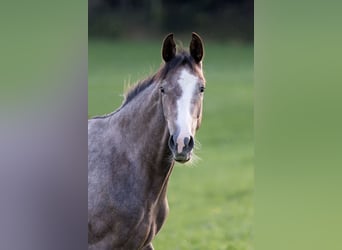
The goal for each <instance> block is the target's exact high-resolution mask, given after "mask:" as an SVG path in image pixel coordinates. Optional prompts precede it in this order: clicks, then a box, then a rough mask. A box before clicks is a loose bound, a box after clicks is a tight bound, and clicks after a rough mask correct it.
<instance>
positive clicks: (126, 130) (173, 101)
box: [88, 32, 205, 250]
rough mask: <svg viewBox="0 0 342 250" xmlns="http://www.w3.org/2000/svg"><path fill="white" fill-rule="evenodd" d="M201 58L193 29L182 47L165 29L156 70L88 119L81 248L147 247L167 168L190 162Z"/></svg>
mask: <svg viewBox="0 0 342 250" xmlns="http://www.w3.org/2000/svg"><path fill="white" fill-rule="evenodd" d="M177 47H178V46H177ZM203 56H204V50H203V42H202V39H201V38H200V36H199V35H198V34H196V33H194V32H193V33H192V39H191V42H190V46H189V52H187V51H186V50H185V49H180V51H177V50H176V44H175V41H174V39H173V34H172V33H171V34H169V35H168V36H166V37H165V38H164V41H163V44H162V58H163V63H162V66H161V68H160V69H159V70H158V71H157V72H156V73H155V74H154V75H152V76H150V77H148V78H147V79H145V80H143V81H140V82H138V83H137V84H136V85H135V86H134V87H133V88H132V89H131V90H129V91H128V92H127V93H126V95H125V99H124V101H123V103H122V105H121V106H120V107H119V108H118V109H117V110H116V111H113V112H112V113H110V114H107V115H103V116H97V117H93V118H91V119H89V120H88V249H92V250H94V249H115V250H119V249H122V250H137V249H139V250H140V249H141V250H153V249H154V248H153V245H152V240H153V238H154V237H155V235H156V234H157V233H158V232H159V230H160V229H161V227H162V225H163V224H164V222H165V219H166V217H167V214H168V211H169V206H168V201H167V196H166V193H167V185H168V181H169V178H170V174H171V172H172V169H173V166H174V164H175V162H180V163H185V162H188V161H190V160H191V158H192V156H193V149H194V144H195V141H194V136H195V133H196V131H197V130H198V129H199V127H200V125H201V120H202V105H203V95H204V89H205V78H204V76H203V70H202V58H203Z"/></svg>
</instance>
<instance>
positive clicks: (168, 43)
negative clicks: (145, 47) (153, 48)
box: [162, 33, 176, 62]
mask: <svg viewBox="0 0 342 250" xmlns="http://www.w3.org/2000/svg"><path fill="white" fill-rule="evenodd" d="M162 56H163V59H164V61H165V62H169V61H171V59H172V58H174V57H175V56H176V43H175V41H174V40H173V34H172V33H171V34H169V35H167V36H166V37H165V39H164V42H163V48H162Z"/></svg>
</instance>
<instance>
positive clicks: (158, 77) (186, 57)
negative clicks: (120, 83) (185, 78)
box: [122, 49, 196, 106]
mask: <svg viewBox="0 0 342 250" xmlns="http://www.w3.org/2000/svg"><path fill="white" fill-rule="evenodd" d="M185 65H187V66H189V67H190V69H191V70H193V69H195V65H196V62H195V60H194V59H193V58H192V57H191V56H190V54H189V52H187V51H185V50H184V49H181V51H180V52H179V53H178V54H177V55H176V56H175V57H174V58H173V59H172V60H171V61H169V62H167V63H163V64H162V66H161V67H160V69H159V70H158V71H157V73H155V74H154V75H153V76H150V77H148V78H147V79H145V80H142V81H139V82H138V83H136V84H135V85H133V87H131V88H130V89H129V90H128V91H127V92H126V93H125V94H124V96H125V99H124V101H123V104H122V106H125V105H126V104H127V103H129V102H130V101H131V100H132V99H133V98H134V97H135V96H137V95H138V94H139V93H141V92H142V91H144V90H145V89H146V88H148V87H149V86H150V85H152V84H153V83H154V82H161V81H162V80H164V79H165V77H166V75H168V74H169V73H170V72H171V71H173V70H175V69H177V68H178V67H179V66H185Z"/></svg>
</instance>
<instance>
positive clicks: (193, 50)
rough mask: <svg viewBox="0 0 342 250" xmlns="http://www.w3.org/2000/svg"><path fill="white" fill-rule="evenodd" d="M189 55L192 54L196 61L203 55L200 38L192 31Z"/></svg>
mask: <svg viewBox="0 0 342 250" xmlns="http://www.w3.org/2000/svg"><path fill="white" fill-rule="evenodd" d="M190 55H191V56H192V58H194V59H195V62H196V63H200V62H201V61H202V58H203V55H204V50H203V43H202V39H201V37H200V36H199V35H198V34H196V33H195V32H192V39H191V42H190Z"/></svg>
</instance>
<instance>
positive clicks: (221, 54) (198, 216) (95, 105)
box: [88, 41, 254, 250]
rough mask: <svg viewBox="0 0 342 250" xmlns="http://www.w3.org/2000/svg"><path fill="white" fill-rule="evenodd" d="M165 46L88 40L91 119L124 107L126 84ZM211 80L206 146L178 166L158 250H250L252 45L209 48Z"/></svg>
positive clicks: (152, 64)
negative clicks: (195, 159) (193, 161)
mask: <svg viewBox="0 0 342 250" xmlns="http://www.w3.org/2000/svg"><path fill="white" fill-rule="evenodd" d="M160 46H161V41H152V42H142V43H138V42H127V41H115V42H105V41H89V77H88V79H89V94H88V95H89V96H88V100H89V102H88V110H89V116H93V115H98V114H104V113H109V112H111V111H113V110H114V109H116V108H117V107H119V106H120V104H121V102H122V97H121V95H122V93H123V90H124V85H125V84H126V85H127V84H128V83H130V84H134V83H135V82H136V81H137V80H139V79H142V78H144V77H146V76H148V75H149V74H151V73H153V72H155V71H156V70H157V69H158V68H159V65H160V63H161V58H160ZM205 49H206V55H205V59H204V72H205V77H206V80H207V87H206V92H205V100H204V110H203V121H202V127H201V129H200V130H199V131H198V133H197V135H196V139H197V140H199V141H200V142H201V147H200V149H199V150H197V155H198V156H199V157H200V158H201V160H200V161H198V162H197V163H196V165H195V166H193V167H188V166H184V165H180V164H176V167H175V169H174V171H173V173H172V176H171V179H170V182H169V190H168V199H169V206H170V214H169V216H168V219H167V221H166V224H165V225H164V226H163V228H162V230H161V232H160V233H159V234H158V235H157V237H156V238H155V240H154V241H153V244H154V247H155V249H157V250H158V249H159V250H171V249H172V250H177V249H179V250H190V249H194V250H195V249H213V250H251V249H253V244H252V236H253V230H252V226H253V224H252V219H253V211H254V209H253V190H254V168H253V152H254V151H253V150H254V149H253V93H252V91H253V48H252V46H242V45H230V44H219V43H214V42H207V43H205Z"/></svg>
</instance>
